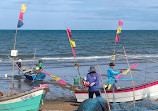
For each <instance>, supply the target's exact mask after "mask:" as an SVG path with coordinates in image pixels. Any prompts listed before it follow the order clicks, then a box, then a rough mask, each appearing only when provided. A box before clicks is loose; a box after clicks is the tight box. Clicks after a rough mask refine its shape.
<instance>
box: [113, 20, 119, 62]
mask: <svg viewBox="0 0 158 111" xmlns="http://www.w3.org/2000/svg"><path fill="white" fill-rule="evenodd" d="M118 27H119V23H118V26H117V29H118ZM116 36H117V30H116ZM115 50H116V38H115V45H114V53H113V56H114V59H113V61H115V56H116V54H115V52H116V51H115Z"/></svg>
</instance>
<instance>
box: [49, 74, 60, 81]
mask: <svg viewBox="0 0 158 111" xmlns="http://www.w3.org/2000/svg"><path fill="white" fill-rule="evenodd" d="M50 76H51V77H52V78H53V79H55V80H56V81H58V80H59V79H60V77H56V76H53V75H50Z"/></svg>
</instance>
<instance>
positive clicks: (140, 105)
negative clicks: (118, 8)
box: [112, 100, 158, 111]
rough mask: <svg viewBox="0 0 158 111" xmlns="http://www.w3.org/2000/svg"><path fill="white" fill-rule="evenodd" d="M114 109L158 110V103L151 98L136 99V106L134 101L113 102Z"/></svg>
mask: <svg viewBox="0 0 158 111" xmlns="http://www.w3.org/2000/svg"><path fill="white" fill-rule="evenodd" d="M112 107H113V109H112V111H154V110H155V111H156V110H158V103H157V102H155V101H151V100H142V101H136V103H135V108H134V107H133V102H126V103H113V104H112Z"/></svg>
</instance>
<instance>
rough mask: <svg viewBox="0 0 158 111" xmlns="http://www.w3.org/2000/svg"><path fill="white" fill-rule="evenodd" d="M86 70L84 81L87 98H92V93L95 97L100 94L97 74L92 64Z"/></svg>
mask: <svg viewBox="0 0 158 111" xmlns="http://www.w3.org/2000/svg"><path fill="white" fill-rule="evenodd" d="M88 72H89V73H88V74H87V80H86V81H87V83H88V92H89V98H93V95H94V93H95V95H96V97H97V96H100V91H99V74H98V73H96V70H95V67H94V66H90V70H89V71H88Z"/></svg>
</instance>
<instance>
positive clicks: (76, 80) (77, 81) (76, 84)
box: [74, 76, 79, 86]
mask: <svg viewBox="0 0 158 111" xmlns="http://www.w3.org/2000/svg"><path fill="white" fill-rule="evenodd" d="M74 85H75V86H78V85H79V78H78V77H77V76H76V77H75V78H74Z"/></svg>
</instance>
